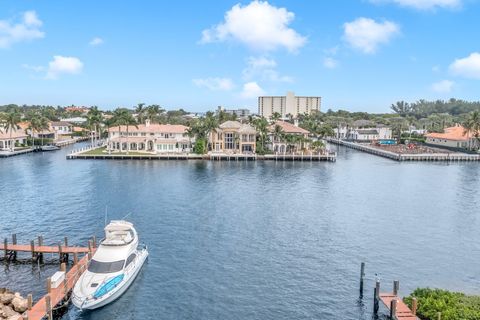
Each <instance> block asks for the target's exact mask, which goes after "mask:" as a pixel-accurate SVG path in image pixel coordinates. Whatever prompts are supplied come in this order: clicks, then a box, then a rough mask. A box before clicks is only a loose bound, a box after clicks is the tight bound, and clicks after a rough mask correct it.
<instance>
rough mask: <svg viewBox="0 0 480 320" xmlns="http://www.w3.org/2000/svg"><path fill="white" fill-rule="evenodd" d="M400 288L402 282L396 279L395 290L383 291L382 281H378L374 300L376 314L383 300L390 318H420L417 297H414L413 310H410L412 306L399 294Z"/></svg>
mask: <svg viewBox="0 0 480 320" xmlns="http://www.w3.org/2000/svg"><path fill="white" fill-rule="evenodd" d="M399 288H400V283H399V282H398V281H394V282H393V292H391V293H390V292H389V293H381V292H380V281H377V282H376V284H375V290H374V301H373V312H374V314H375V315H377V314H378V309H379V303H380V302H382V304H383V305H384V306H385V307H386V308H387V310H388V311H389V319H391V320H419V319H418V317H417V300H416V299H415V298H414V299H413V302H412V304H413V306H412V310H410V308H409V307H408V306H407V305H406V304H405V303H404V302H403V300H402V299H401V298H400V297H399V296H398V290H399Z"/></svg>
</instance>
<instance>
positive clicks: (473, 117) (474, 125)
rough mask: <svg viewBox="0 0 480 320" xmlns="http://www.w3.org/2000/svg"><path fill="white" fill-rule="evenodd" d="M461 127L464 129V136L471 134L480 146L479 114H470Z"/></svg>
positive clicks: (475, 112)
mask: <svg viewBox="0 0 480 320" xmlns="http://www.w3.org/2000/svg"><path fill="white" fill-rule="evenodd" d="M463 127H464V128H465V132H464V134H468V133H471V134H472V136H473V137H475V139H476V140H477V143H478V144H480V112H479V111H474V112H472V113H471V114H470V115H469V117H468V118H467V120H466V121H465V122H464V123H463Z"/></svg>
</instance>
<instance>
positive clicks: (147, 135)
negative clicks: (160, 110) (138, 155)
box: [107, 120, 192, 154]
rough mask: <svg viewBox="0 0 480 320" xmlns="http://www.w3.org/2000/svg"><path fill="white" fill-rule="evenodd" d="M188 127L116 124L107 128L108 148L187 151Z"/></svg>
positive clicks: (143, 150) (172, 151) (188, 144)
mask: <svg viewBox="0 0 480 320" xmlns="http://www.w3.org/2000/svg"><path fill="white" fill-rule="evenodd" d="M187 129H188V127H186V126H183V125H173V124H151V123H150V121H148V120H147V121H146V123H145V124H139V125H137V126H133V125H132V126H128V133H127V126H116V127H111V128H109V130H108V142H107V144H108V148H109V150H111V151H117V152H124V151H127V150H129V151H141V152H151V153H155V154H159V153H189V152H191V151H192V141H191V139H190V138H189V137H188V135H187Z"/></svg>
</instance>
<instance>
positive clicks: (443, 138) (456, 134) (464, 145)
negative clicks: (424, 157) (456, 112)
mask: <svg viewBox="0 0 480 320" xmlns="http://www.w3.org/2000/svg"><path fill="white" fill-rule="evenodd" d="M425 138H426V141H425V143H427V144H430V145H434V146H438V147H445V148H450V149H469V150H471V149H477V148H479V147H480V144H479V141H478V140H477V139H476V138H475V137H473V136H472V135H471V134H470V133H468V132H467V133H466V132H465V128H464V127H462V126H455V127H450V128H445V129H444V132H443V133H437V132H432V133H427V134H426V135H425Z"/></svg>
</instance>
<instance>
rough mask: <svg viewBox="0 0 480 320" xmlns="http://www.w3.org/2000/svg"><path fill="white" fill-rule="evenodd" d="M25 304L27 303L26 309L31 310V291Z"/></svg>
mask: <svg viewBox="0 0 480 320" xmlns="http://www.w3.org/2000/svg"><path fill="white" fill-rule="evenodd" d="M27 305H28V310H32V306H33V295H32V294H31V293H29V294H28V296H27Z"/></svg>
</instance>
